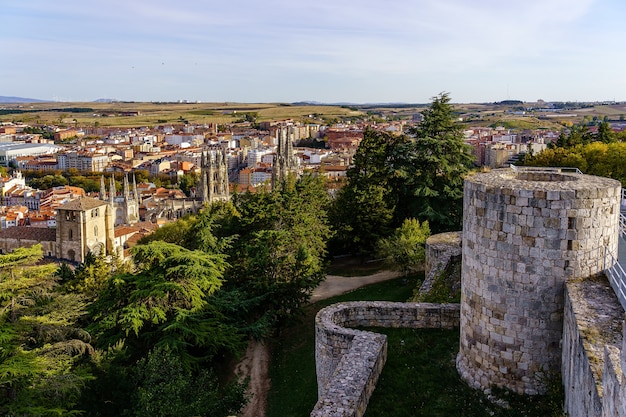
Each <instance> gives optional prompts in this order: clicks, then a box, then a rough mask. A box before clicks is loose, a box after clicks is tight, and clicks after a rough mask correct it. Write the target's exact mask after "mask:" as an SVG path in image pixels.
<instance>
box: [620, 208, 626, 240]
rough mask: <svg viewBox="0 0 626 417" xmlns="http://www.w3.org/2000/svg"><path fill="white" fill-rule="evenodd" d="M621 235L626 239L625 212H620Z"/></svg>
mask: <svg viewBox="0 0 626 417" xmlns="http://www.w3.org/2000/svg"><path fill="white" fill-rule="evenodd" d="M619 235H620V236H621V237H622V238H624V239H626V215H624V213H620V214H619Z"/></svg>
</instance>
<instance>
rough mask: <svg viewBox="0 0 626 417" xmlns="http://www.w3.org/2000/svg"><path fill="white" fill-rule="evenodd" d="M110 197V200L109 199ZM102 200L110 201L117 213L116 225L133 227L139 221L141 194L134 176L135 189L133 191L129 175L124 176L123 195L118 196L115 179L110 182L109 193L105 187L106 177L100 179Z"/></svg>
mask: <svg viewBox="0 0 626 417" xmlns="http://www.w3.org/2000/svg"><path fill="white" fill-rule="evenodd" d="M107 197H108V198H107ZM100 200H103V201H108V202H109V204H110V205H111V207H112V208H113V211H114V213H115V225H116V226H119V225H122V224H126V225H132V224H135V223H137V222H138V221H139V205H140V203H141V202H140V201H139V193H138V192H137V183H136V181H135V177H134V176H133V187H132V189H131V187H130V184H129V180H128V175H125V176H124V179H123V185H122V194H121V195H118V194H117V190H116V188H115V179H114V178H113V176H111V178H110V181H109V192H108V193H107V190H106V187H105V185H104V176H102V177H100Z"/></svg>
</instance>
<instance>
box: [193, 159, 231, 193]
mask: <svg viewBox="0 0 626 417" xmlns="http://www.w3.org/2000/svg"><path fill="white" fill-rule="evenodd" d="M196 196H197V197H199V198H200V201H201V202H202V203H205V204H206V203H212V202H213V201H219V200H229V199H230V191H229V181H228V162H227V160H226V152H225V151H221V150H217V151H210V152H207V153H206V154H205V153H204V152H203V153H202V158H201V162H200V179H199V180H198V191H196Z"/></svg>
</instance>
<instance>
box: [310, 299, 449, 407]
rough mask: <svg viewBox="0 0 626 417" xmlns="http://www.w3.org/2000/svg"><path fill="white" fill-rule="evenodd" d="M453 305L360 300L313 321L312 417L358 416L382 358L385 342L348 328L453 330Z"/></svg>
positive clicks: (336, 306)
mask: <svg viewBox="0 0 626 417" xmlns="http://www.w3.org/2000/svg"><path fill="white" fill-rule="evenodd" d="M458 325H459V305H458V304H430V303H392V302H382V301H370V302H366V301H360V302H351V303H339V304H334V305H332V306H329V307H326V308H324V309H322V310H320V311H319V312H318V313H317V316H316V318H315V366H316V371H317V386H318V402H317V404H316V405H315V408H314V409H313V411H312V412H311V417H328V416H335V417H339V416H342V417H344V416H345V417H348V416H349V417H357V416H358V417H360V416H362V415H363V414H364V413H365V409H366V407H367V403H368V401H369V398H370V396H371V394H372V392H373V391H374V388H375V386H376V382H377V381H378V377H379V376H380V372H381V371H382V368H383V365H384V363H385V360H386V357H387V337H386V336H385V335H382V334H377V333H372V332H366V331H362V330H356V329H351V328H350V327H407V328H446V329H450V328H454V327H458Z"/></svg>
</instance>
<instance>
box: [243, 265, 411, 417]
mask: <svg viewBox="0 0 626 417" xmlns="http://www.w3.org/2000/svg"><path fill="white" fill-rule="evenodd" d="M399 275H400V274H399V273H398V272H395V271H381V272H377V273H375V274H372V275H366V276H360V277H342V276H337V275H328V276H327V277H326V279H325V280H324V282H322V283H321V284H320V285H319V286H318V287H317V288H316V289H315V290H314V291H313V295H312V296H311V303H315V302H317V301H320V300H325V299H326V298H330V297H334V296H335V295H340V294H343V293H346V292H349V291H352V290H355V289H357V288H361V287H363V286H365V285H370V284H374V283H376V282H381V281H387V280H390V279H394V278H397V277H398V276H399ZM269 364H270V354H269V349H268V348H267V346H266V345H265V343H263V342H257V341H254V340H253V341H250V343H249V344H248V349H247V350H246V353H245V354H244V356H243V358H242V359H241V361H240V362H239V363H238V364H237V366H236V368H235V372H236V373H237V374H239V375H240V376H241V377H243V378H246V377H247V378H250V385H249V391H248V392H249V394H251V398H250V402H248V404H247V405H246V407H245V408H244V409H243V412H242V414H241V416H242V417H265V411H266V408H267V393H268V392H269V389H270V379H269Z"/></svg>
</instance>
